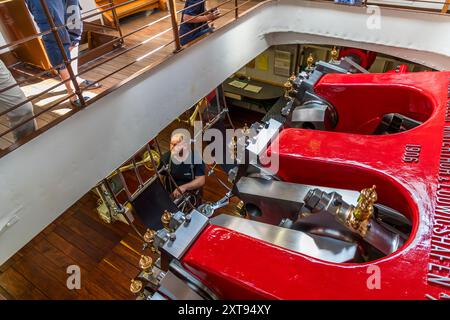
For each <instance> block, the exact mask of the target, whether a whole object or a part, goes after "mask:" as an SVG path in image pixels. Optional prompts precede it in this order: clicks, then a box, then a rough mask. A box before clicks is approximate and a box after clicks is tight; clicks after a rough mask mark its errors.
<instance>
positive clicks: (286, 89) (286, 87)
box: [283, 81, 293, 98]
mask: <svg viewBox="0 0 450 320" xmlns="http://www.w3.org/2000/svg"><path fill="white" fill-rule="evenodd" d="M283 86H284V96H285V97H286V98H288V97H289V94H290V93H291V92H292V89H293V87H292V82H291V81H286V82H285V83H284V85H283Z"/></svg>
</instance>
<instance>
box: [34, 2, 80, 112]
mask: <svg viewBox="0 0 450 320" xmlns="http://www.w3.org/2000/svg"><path fill="white" fill-rule="evenodd" d="M40 2H41V6H42V8H43V9H44V12H45V15H46V16H47V20H48V23H49V24H50V28H51V30H52V33H53V36H54V37H55V39H56V43H57V44H58V48H59V50H60V51H61V55H62V57H63V60H64V65H65V66H66V69H67V71H68V72H69V76H70V80H72V84H73V87H74V88H75V94H76V95H77V96H78V99H79V100H80V104H81V106H82V107H85V106H86V101H85V100H84V97H83V94H82V92H81V90H80V86H79V85H78V82H77V78H76V77H75V74H74V73H73V70H72V66H71V65H70V62H69V58H68V57H67V54H66V51H65V50H64V45H63V43H62V41H61V38H60V36H59V33H58V27H56V25H55V21H54V20H53V18H52V15H51V14H50V10H49V9H48V6H47V3H46V2H45V0H40Z"/></svg>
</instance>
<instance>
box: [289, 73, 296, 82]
mask: <svg viewBox="0 0 450 320" xmlns="http://www.w3.org/2000/svg"><path fill="white" fill-rule="evenodd" d="M295 79H297V77H296V76H295V73H292V74H291V76H290V77H289V82H290V83H293V82H294V81H295Z"/></svg>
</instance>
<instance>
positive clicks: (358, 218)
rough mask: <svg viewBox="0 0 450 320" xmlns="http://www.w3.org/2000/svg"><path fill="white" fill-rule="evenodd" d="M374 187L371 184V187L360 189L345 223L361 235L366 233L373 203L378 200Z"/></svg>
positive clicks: (372, 210)
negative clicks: (355, 202) (356, 201)
mask: <svg viewBox="0 0 450 320" xmlns="http://www.w3.org/2000/svg"><path fill="white" fill-rule="evenodd" d="M375 189H376V186H375V185H373V186H372V187H371V188H367V189H363V190H361V193H360V195H359V197H358V203H357V205H356V207H355V208H354V209H353V210H352V212H351V213H350V214H349V215H348V218H347V225H348V226H349V227H350V228H352V229H353V230H355V231H357V232H358V233H359V234H361V236H363V237H364V236H365V235H366V232H367V229H368V225H369V220H370V218H372V215H373V212H374V207H373V205H374V204H375V202H376V201H377V200H378V195H377V192H376V190H375Z"/></svg>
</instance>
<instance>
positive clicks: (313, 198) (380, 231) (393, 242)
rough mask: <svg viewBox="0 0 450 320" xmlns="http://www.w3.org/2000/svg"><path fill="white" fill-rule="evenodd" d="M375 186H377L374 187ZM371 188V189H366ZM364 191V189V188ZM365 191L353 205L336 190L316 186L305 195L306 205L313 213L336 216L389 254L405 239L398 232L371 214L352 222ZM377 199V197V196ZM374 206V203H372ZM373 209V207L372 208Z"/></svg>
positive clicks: (351, 229)
mask: <svg viewBox="0 0 450 320" xmlns="http://www.w3.org/2000/svg"><path fill="white" fill-rule="evenodd" d="M374 188H375V187H374ZM366 190H369V189H366ZM363 191H364V190H363ZM362 197H363V192H361V196H360V197H359V198H358V204H357V205H356V207H355V206H353V205H352V204H351V203H355V202H346V201H343V199H342V197H341V195H340V194H339V193H337V192H335V191H333V192H330V193H328V192H327V191H324V190H322V189H319V188H316V189H313V190H310V192H309V193H308V195H307V196H306V197H305V199H304V200H305V203H306V207H307V208H309V209H310V210H311V212H313V213H322V212H326V213H328V214H330V215H332V216H334V217H335V218H336V220H337V221H338V222H339V223H341V224H342V225H343V226H345V227H346V228H348V229H349V230H350V231H351V232H353V233H355V234H358V235H360V236H361V237H362V238H363V239H364V241H366V242H367V243H369V244H371V245H372V246H374V247H375V248H377V249H378V250H380V251H381V252H382V253H384V254H386V255H388V254H391V253H393V252H395V251H397V250H398V249H399V248H400V247H401V246H402V245H403V243H404V240H403V239H402V238H401V237H400V235H399V234H398V233H395V232H392V231H390V230H388V229H386V228H384V227H383V226H381V225H380V224H379V223H378V222H377V221H376V220H375V219H373V217H371V215H368V216H367V218H366V220H357V222H358V223H359V224H357V225H354V224H352V223H351V222H352V221H353V220H352V218H353V219H355V218H354V217H355V213H356V212H357V209H358V208H360V203H361V201H363V200H364V199H362ZM375 199H376V198H375ZM370 205H371V206H372V204H370ZM372 209H373V208H372Z"/></svg>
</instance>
